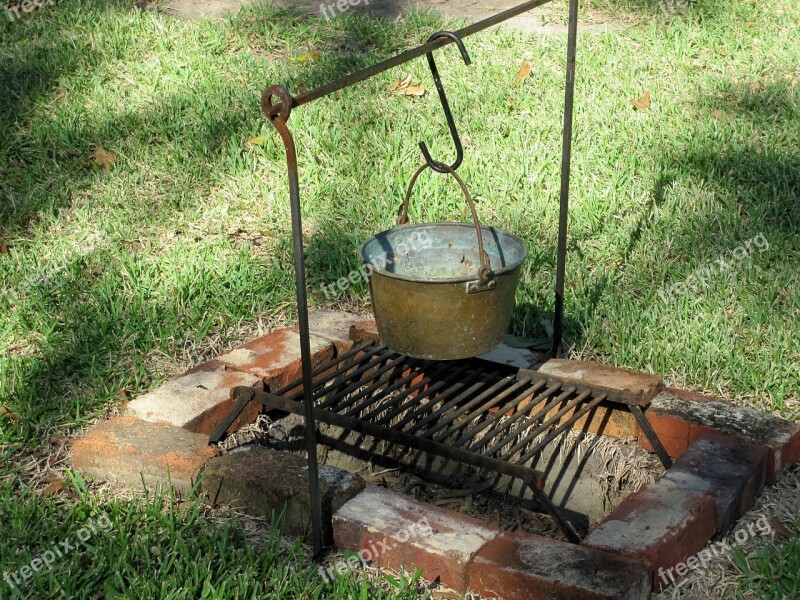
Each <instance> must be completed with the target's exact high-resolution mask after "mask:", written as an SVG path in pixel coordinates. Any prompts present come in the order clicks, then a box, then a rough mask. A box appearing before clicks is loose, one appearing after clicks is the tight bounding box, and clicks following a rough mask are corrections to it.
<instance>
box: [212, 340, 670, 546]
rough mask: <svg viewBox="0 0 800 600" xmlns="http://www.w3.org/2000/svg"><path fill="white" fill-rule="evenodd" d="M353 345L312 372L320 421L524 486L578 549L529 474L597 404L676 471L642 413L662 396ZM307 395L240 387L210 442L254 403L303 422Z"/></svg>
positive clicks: (572, 530)
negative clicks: (626, 418)
mask: <svg viewBox="0 0 800 600" xmlns="http://www.w3.org/2000/svg"><path fill="white" fill-rule="evenodd" d="M351 336H352V338H353V339H354V341H355V342H356V343H355V345H354V347H353V348H352V349H351V350H350V351H349V352H346V353H344V354H343V355H342V356H340V357H338V358H336V359H334V360H332V361H330V362H327V363H325V364H323V365H320V366H319V367H317V369H315V370H314V374H313V375H314V378H313V383H312V386H311V389H312V400H313V403H314V407H313V417H314V419H315V420H316V421H319V422H321V423H328V424H331V425H336V426H339V427H343V428H345V429H346V430H349V431H355V432H358V433H361V434H366V435H369V436H371V437H374V438H376V439H379V440H386V441H388V442H392V443H395V444H399V445H401V446H403V447H406V448H411V449H415V450H420V451H424V452H427V453H429V454H432V455H436V456H440V457H443V458H447V459H451V460H454V461H457V462H459V463H462V464H466V465H471V466H473V467H476V468H478V469H481V470H483V471H485V472H488V473H491V474H494V475H496V476H506V477H510V478H512V479H514V480H518V481H520V482H521V483H522V484H523V485H524V486H526V487H528V488H530V490H531V491H532V492H533V496H534V498H535V499H536V501H537V502H538V503H539V505H540V506H541V508H542V509H544V510H545V511H546V512H547V513H549V514H550V516H551V517H552V518H553V519H554V520H555V521H556V523H557V524H558V526H559V527H560V528H561V530H562V531H563V533H564V536H565V537H566V538H567V539H568V540H570V541H572V542H579V541H580V539H581V535H580V533H579V532H578V529H583V528H576V527H575V525H574V524H573V523H571V522H570V520H569V518H568V517H567V516H566V515H564V514H563V512H562V511H561V510H560V509H559V508H557V507H556V506H555V505H554V504H553V503H552V502H551V501H550V499H549V498H548V496H547V494H546V493H545V492H544V488H545V475H544V473H542V472H541V471H540V470H537V469H536V468H534V467H532V466H531V463H534V462H535V460H536V459H537V458H538V456H539V454H540V453H541V451H542V450H543V449H544V448H545V447H546V446H547V445H548V444H549V443H550V442H551V441H552V440H554V439H556V438H557V437H558V436H560V435H561V434H563V433H564V432H565V431H567V430H569V429H571V428H572V427H573V426H574V425H575V423H577V422H578V421H579V420H580V419H581V418H583V417H584V416H585V415H587V414H588V413H590V412H591V411H593V410H595V409H596V408H597V407H599V406H600V405H601V404H603V405H605V406H608V405H616V406H618V407H622V408H626V409H627V410H630V412H631V413H632V414H633V415H634V417H635V418H636V421H637V422H638V423H639V425H640V427H641V428H642V430H643V431H644V432H645V435H647V437H648V440H649V441H650V443H651V444H652V445H653V447H654V448H655V449H656V451H657V453H658V455H659V458H661V460H662V462H663V464H664V466H665V467H666V468H669V466H670V465H671V461H670V459H669V457H668V456H667V454H666V452H665V451H664V449H663V447H662V445H661V443H660V441H659V440H658V437H657V436H656V435H655V433H654V432H653V430H652V428H651V427H650V425H649V423H648V422H647V419H646V418H645V417H644V415H643V413H642V410H641V407H642V406H644V405H647V403H648V402H649V401H650V397H651V395H652V394H654V393H655V392H656V391H658V389H657V388H655V389H653V390H652V392H651V395H645V394H644V393H641V394H633V393H631V394H620V393H618V392H617V393H614V392H612V391H611V390H609V389H606V388H602V387H600V386H588V385H582V384H580V383H577V382H575V381H571V380H569V379H567V378H562V377H557V376H553V375H548V374H542V373H539V372H537V371H533V370H530V369H514V368H511V367H508V368H504V367H502V366H500V365H497V364H493V363H488V362H484V361H481V360H480V359H468V360H462V361H431V360H423V359H418V358H411V357H408V356H404V355H401V354H398V353H396V352H394V351H393V350H390V349H389V348H387V347H386V346H384V345H383V344H381V343H380V341H379V340H378V339H377V337H376V336H373V335H370V334H365V333H364V332H361V331H359V330H357V329H353V331H352V332H351ZM364 338H368V339H364ZM304 389H305V388H304V385H303V380H302V379H298V380H296V381H294V382H291V383H289V384H288V385H286V386H284V387H282V388H280V389H277V390H275V392H260V391H257V390H254V389H253V388H249V387H239V388H236V389H235V390H234V398H235V399H236V401H237V404H236V407H235V408H234V410H233V411H232V412H231V413H230V414H229V415H228V417H227V418H226V419H225V420H223V421H222V422H221V423H220V424H219V426H218V427H217V429H216V430H215V431H214V433H213V434H212V436H211V442H214V443H216V442H217V441H219V440H220V439H222V437H223V436H224V434H225V431H226V430H227V429H228V427H230V425H231V423H233V421H234V420H235V419H236V418H237V417H238V416H239V415H240V414H241V412H242V411H243V410H244V409H245V408H246V407H247V405H248V404H249V403H250V402H257V403H260V404H262V405H263V406H264V407H266V408H267V409H270V410H275V409H278V410H282V411H286V412H289V413H294V414H304V413H305V408H304V404H303V402H302V399H303V396H304Z"/></svg>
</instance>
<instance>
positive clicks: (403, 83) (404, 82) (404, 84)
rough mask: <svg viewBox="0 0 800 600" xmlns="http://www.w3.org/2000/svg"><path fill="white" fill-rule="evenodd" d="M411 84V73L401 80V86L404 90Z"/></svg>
mask: <svg viewBox="0 0 800 600" xmlns="http://www.w3.org/2000/svg"><path fill="white" fill-rule="evenodd" d="M409 85H411V75H408V74H406V75H405V76H404V77H403V79H401V80H400V85H399V88H400V89H401V90H402V89H403V88H407V87H408V86H409Z"/></svg>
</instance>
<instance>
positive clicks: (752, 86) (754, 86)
mask: <svg viewBox="0 0 800 600" xmlns="http://www.w3.org/2000/svg"><path fill="white" fill-rule="evenodd" d="M747 89H748V90H750V91H751V92H755V91H757V90H763V89H764V84H763V83H761V82H760V81H754V82H752V83H748V84H747Z"/></svg>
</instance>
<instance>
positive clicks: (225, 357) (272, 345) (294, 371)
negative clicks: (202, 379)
mask: <svg viewBox="0 0 800 600" xmlns="http://www.w3.org/2000/svg"><path fill="white" fill-rule="evenodd" d="M309 341H310V343H311V355H312V368H314V367H317V366H319V365H320V364H322V363H323V362H326V361H329V360H331V359H332V358H333V357H334V355H335V349H334V346H333V344H332V343H331V342H330V341H329V340H327V339H325V338H323V337H319V336H316V335H311V337H310V340H309ZM215 361H216V362H219V363H222V364H224V365H226V366H227V367H228V368H229V369H231V370H234V371H241V372H243V373H248V374H249V375H252V376H255V377H258V378H260V379H261V380H262V381H264V382H265V383H267V384H269V385H270V387H271V388H272V389H273V390H276V389H277V388H279V387H281V386H283V385H286V384H288V383H290V382H292V381H294V380H295V379H298V378H299V377H300V375H301V372H302V368H301V365H300V335H299V334H298V333H297V331H295V329H294V328H286V329H277V330H275V331H272V332H270V333H268V334H267V335H265V336H263V337H260V338H257V339H255V340H253V341H251V342H248V343H246V344H244V345H243V346H239V347H238V348H235V349H234V350H231V351H230V352H226V353H225V354H221V355H219V356H217V358H216V359H215Z"/></svg>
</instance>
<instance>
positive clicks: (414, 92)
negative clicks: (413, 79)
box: [400, 85, 425, 96]
mask: <svg viewBox="0 0 800 600" xmlns="http://www.w3.org/2000/svg"><path fill="white" fill-rule="evenodd" d="M400 93H401V94H403V95H405V96H422V95H423V94H424V93H425V88H424V87H422V86H421V85H410V86H408V87H407V88H403V89H402V90H401V91H400Z"/></svg>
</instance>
